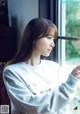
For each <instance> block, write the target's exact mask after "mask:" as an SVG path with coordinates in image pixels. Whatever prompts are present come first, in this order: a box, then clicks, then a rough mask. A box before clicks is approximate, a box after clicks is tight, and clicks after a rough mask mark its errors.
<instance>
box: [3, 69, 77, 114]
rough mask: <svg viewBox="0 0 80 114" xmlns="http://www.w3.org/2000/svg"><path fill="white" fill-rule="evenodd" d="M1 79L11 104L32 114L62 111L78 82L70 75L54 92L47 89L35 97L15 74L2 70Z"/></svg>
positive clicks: (51, 113) (52, 113)
mask: <svg viewBox="0 0 80 114" xmlns="http://www.w3.org/2000/svg"><path fill="white" fill-rule="evenodd" d="M3 78H4V83H5V86H6V89H7V92H8V95H9V97H10V99H11V102H13V103H15V106H16V107H18V108H19V109H23V110H24V111H25V112H29V111H31V112H32V113H33V114H44V113H46V112H49V113H50V114H54V113H55V112H58V111H59V110H61V109H63V107H64V106H65V105H67V104H68V103H69V101H70V100H71V98H72V95H73V94H74V91H75V86H76V83H77V81H78V80H77V79H76V78H74V77H73V76H71V75H70V76H69V77H68V79H67V81H66V82H65V83H62V84H61V85H60V86H59V87H56V88H55V89H54V91H53V90H50V89H49V90H47V91H45V92H43V93H41V94H38V95H37V94H35V93H33V92H31V90H29V87H28V85H26V84H25V83H24V81H23V79H22V78H21V77H20V76H19V74H17V73H16V72H14V71H10V70H4V72H3ZM28 114H31V113H28Z"/></svg>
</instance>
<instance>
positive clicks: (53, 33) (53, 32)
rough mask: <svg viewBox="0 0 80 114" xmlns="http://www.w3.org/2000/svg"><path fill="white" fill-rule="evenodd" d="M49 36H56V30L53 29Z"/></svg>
mask: <svg viewBox="0 0 80 114" xmlns="http://www.w3.org/2000/svg"><path fill="white" fill-rule="evenodd" d="M47 35H50V36H55V29H54V28H51V29H50V31H49V33H48V34H47Z"/></svg>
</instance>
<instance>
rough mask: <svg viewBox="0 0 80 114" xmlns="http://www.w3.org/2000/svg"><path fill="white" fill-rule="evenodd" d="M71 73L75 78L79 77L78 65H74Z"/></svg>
mask: <svg viewBox="0 0 80 114" xmlns="http://www.w3.org/2000/svg"><path fill="white" fill-rule="evenodd" d="M71 74H72V75H73V76H74V77H76V78H77V79H80V65H79V66H77V67H75V68H74V69H73V70H72V72H71Z"/></svg>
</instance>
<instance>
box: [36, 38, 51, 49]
mask: <svg viewBox="0 0 80 114" xmlns="http://www.w3.org/2000/svg"><path fill="white" fill-rule="evenodd" d="M48 44H49V42H48V40H47V39H46V38H42V39H40V40H38V41H37V42H36V46H37V48H40V49H42V48H43V49H45V48H46V47H47V46H48Z"/></svg>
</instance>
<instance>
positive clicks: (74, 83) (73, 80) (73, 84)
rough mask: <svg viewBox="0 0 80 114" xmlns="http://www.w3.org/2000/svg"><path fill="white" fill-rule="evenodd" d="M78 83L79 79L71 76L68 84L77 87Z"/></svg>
mask: <svg viewBox="0 0 80 114" xmlns="http://www.w3.org/2000/svg"><path fill="white" fill-rule="evenodd" d="M78 81H79V79H77V78H75V77H74V76H73V75H71V74H70V75H69V77H68V79H67V81H66V83H67V84H68V85H70V86H71V87H75V86H76V85H77V82H78Z"/></svg>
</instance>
